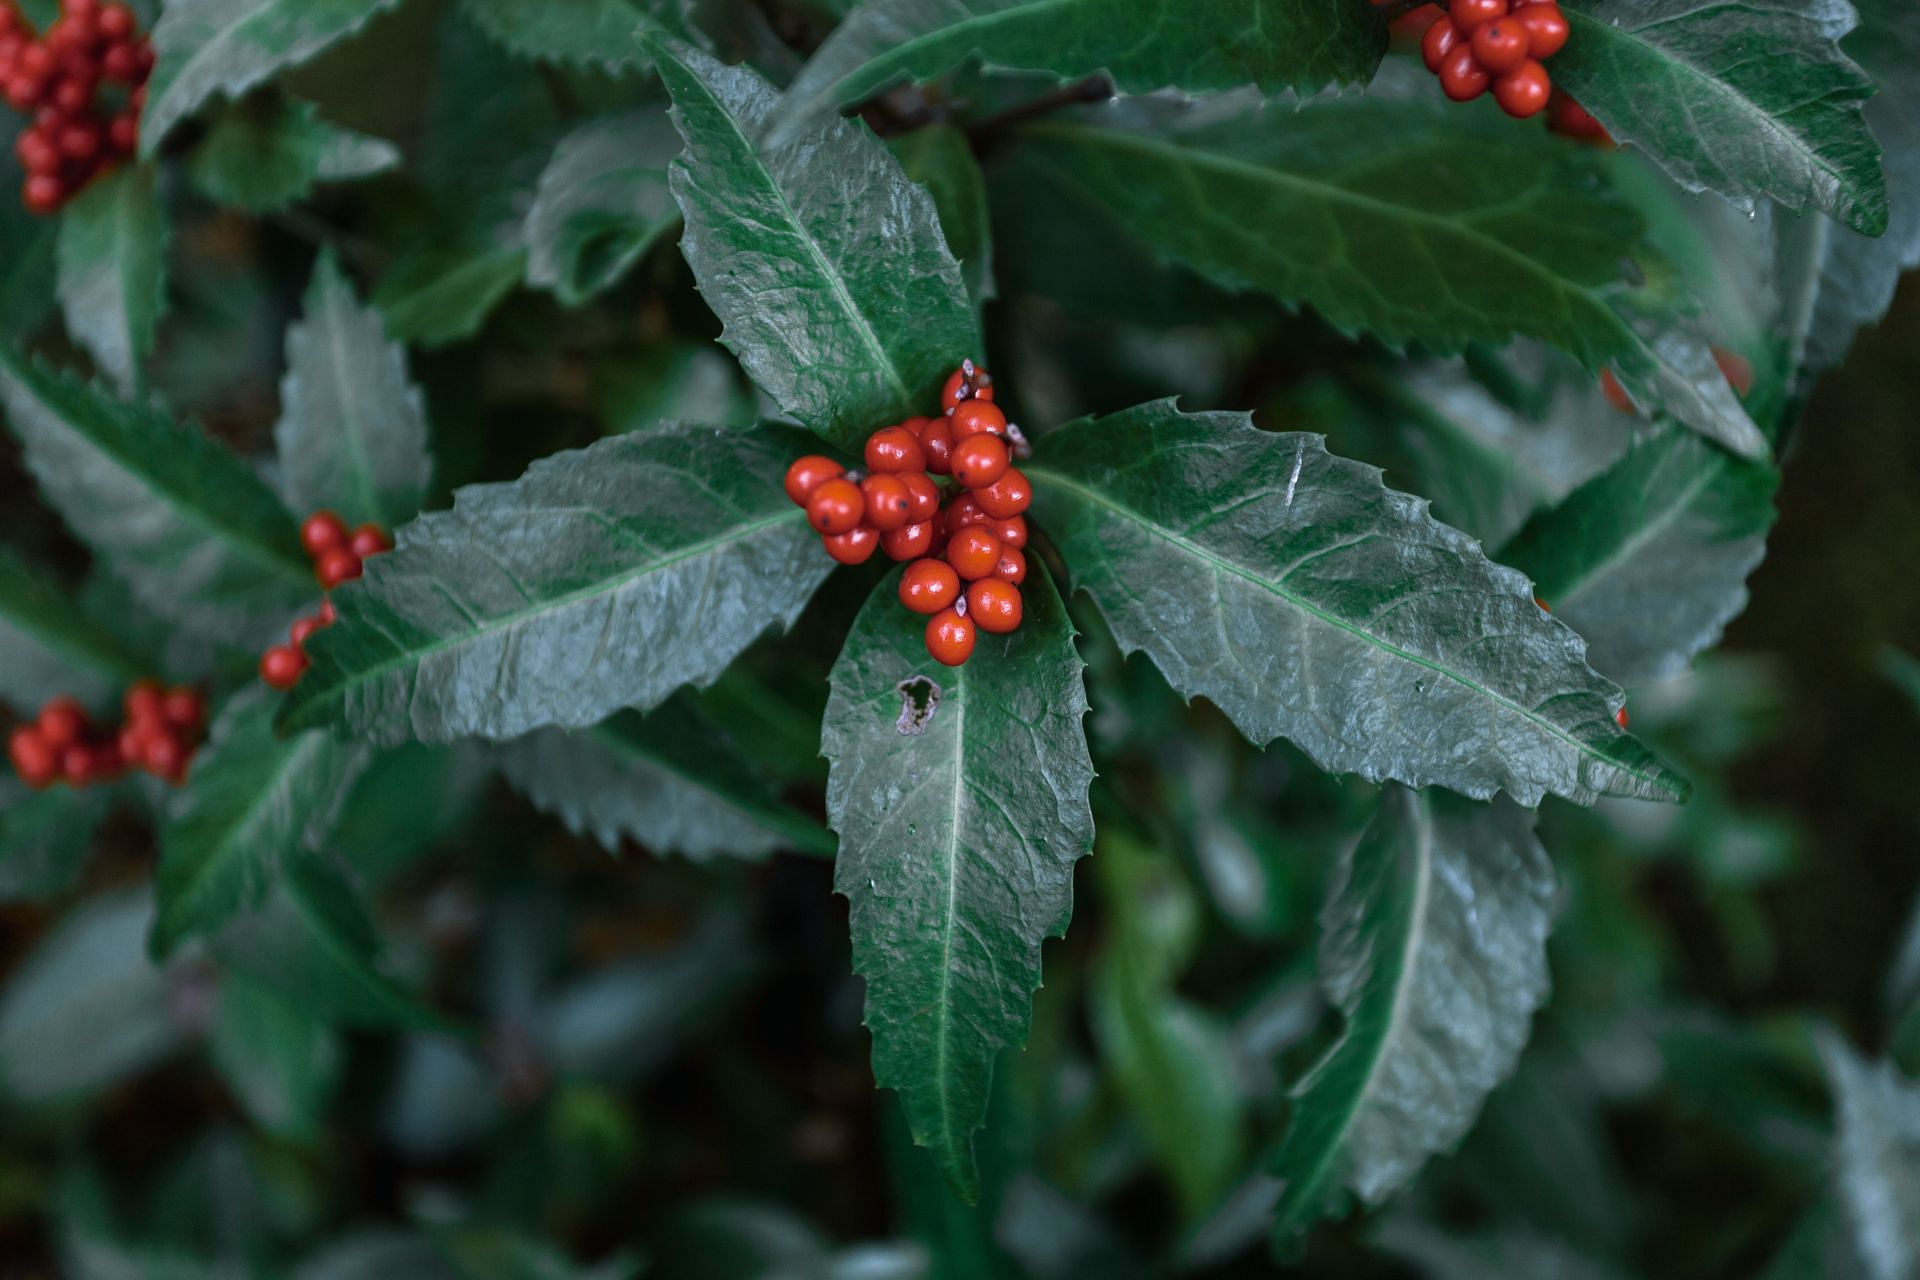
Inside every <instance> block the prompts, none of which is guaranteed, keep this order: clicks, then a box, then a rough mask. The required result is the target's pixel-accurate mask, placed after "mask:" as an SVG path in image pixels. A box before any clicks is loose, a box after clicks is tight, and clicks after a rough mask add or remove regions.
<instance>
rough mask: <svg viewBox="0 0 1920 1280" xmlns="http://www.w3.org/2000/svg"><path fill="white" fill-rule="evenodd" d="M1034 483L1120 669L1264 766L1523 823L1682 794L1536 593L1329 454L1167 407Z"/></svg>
mask: <svg viewBox="0 0 1920 1280" xmlns="http://www.w3.org/2000/svg"><path fill="white" fill-rule="evenodd" d="M1026 471H1027V474H1028V476H1029V477H1031V479H1032V480H1033V483H1034V506H1035V510H1036V511H1037V512H1038V515H1039V518H1040V521H1041V523H1042V524H1043V526H1044V527H1045V529H1046V532H1047V534H1048V536H1049V537H1051V538H1052V539H1053V540H1054V541H1055V543H1056V544H1057V545H1058V546H1059V548H1060V552H1061V554H1062V556H1064V557H1065V559H1066V561H1067V564H1068V565H1069V566H1070V567H1071V569H1072V572H1073V580H1074V585H1075V587H1077V588H1081V589H1084V590H1086V591H1087V592H1089V593H1090V594H1091V595H1092V596H1093V599H1094V602H1095V603H1096V604H1098V605H1099V606H1100V609H1101V612H1102V613H1103V614H1104V615H1105V616H1106V619H1107V621H1108V623H1109V624H1110V625H1111V626H1112V627H1113V631H1114V636H1115V638H1116V639H1117V640H1118V641H1119V643H1120V645H1121V647H1122V648H1123V649H1124V650H1126V651H1127V652H1133V651H1136V650H1144V651H1145V652H1146V653H1147V654H1148V656H1149V657H1151V658H1152V659H1153V661H1154V663H1155V665H1157V666H1158V667H1159V668H1160V670H1161V671H1162V672H1163V673H1164V674H1165V675H1166V677H1167V679H1168V681H1169V682H1170V683H1171V684H1172V685H1173V687H1174V688H1175V689H1177V690H1179V691H1180V692H1181V693H1183V694H1185V695H1186V696H1187V697H1189V698H1191V697H1196V696H1199V697H1205V698H1207V699H1209V700H1210V701H1212V702H1213V703H1214V704H1215V705H1217V706H1218V707H1219V708H1220V709H1221V710H1222V711H1224V712H1225V713H1226V714H1227V716H1228V717H1229V718H1230V719H1231V720H1232V721H1233V722H1234V724H1235V725H1236V726H1238V728H1239V729H1240V731H1241V732H1242V733H1244V734H1245V735H1246V736H1247V737H1248V738H1250V739H1251V740H1252V741H1253V742H1255V743H1256V744H1265V743H1267V742H1270V741H1271V740H1273V739H1274V738H1276V737H1280V736H1283V735H1284V736H1285V737H1287V738H1288V739H1289V740H1290V741H1292V742H1293V743H1294V744H1295V745H1297V746H1299V747H1300V748H1301V749H1302V750H1304V751H1305V752H1306V753H1307V754H1308V755H1309V756H1311V757H1312V758H1313V759H1314V761H1315V762H1316V763H1318V764H1319V765H1320V766H1321V767H1322V768H1324V769H1327V770H1329V771H1332V772H1336V773H1349V772H1352V773H1358V774H1360V775H1361V776H1363V777H1365V778H1367V779H1369V780H1372V781H1378V780H1380V779H1383V778H1386V779H1393V780H1396V781H1400V782H1405V783H1408V784H1409V785H1412V786H1445V787H1451V788H1452V789H1454V790H1456V791H1461V792H1464V793H1466V794H1468V795H1472V796H1475V797H1477V798H1481V799H1484V798H1486V797H1488V796H1491V795H1492V794H1493V793H1494V792H1495V791H1498V790H1502V789H1504V790H1506V791H1507V792H1509V793H1510V794H1512V795H1513V797H1514V798H1515V799H1517V800H1519V801H1520V802H1521V803H1522V804H1525V805H1529V806H1532V805H1536V804H1538V803H1539V802H1540V797H1541V796H1542V795H1544V794H1547V793H1549V792H1551V793H1552V794H1555V795H1560V796H1565V797H1566V798H1568V799H1571V800H1574V801H1576V802H1579V803H1591V802H1592V801H1593V800H1594V799H1595V798H1596V797H1598V796H1601V795H1622V796H1635V797H1640V798H1643V799H1667V800H1677V799H1682V798H1684V797H1685V795H1686V793H1687V786H1686V783H1685V782H1684V781H1682V780H1681V779H1680V778H1679V777H1678V776H1677V775H1676V774H1675V773H1674V772H1673V771H1672V769H1670V768H1669V767H1668V766H1667V765H1666V764H1665V763H1664V762H1662V761H1661V760H1660V759H1659V758H1658V757H1656V756H1655V755H1654V754H1653V753H1652V752H1651V751H1649V750H1648V749H1647V748H1646V747H1644V746H1643V745H1641V744H1640V743H1639V742H1638V741H1637V740H1635V739H1634V738H1632V737H1630V736H1629V735H1627V734H1626V733H1625V732H1623V731H1622V730H1621V728H1620V726H1619V725H1618V724H1616V723H1615V721H1614V718H1613V716H1614V712H1615V711H1616V710H1617V709H1618V708H1619V706H1620V705H1621V693H1620V690H1619V689H1618V688H1617V687H1616V686H1614V685H1612V684H1610V683H1609V682H1607V681H1606V680H1604V679H1602V678H1601V677H1599V676H1598V675H1596V674H1595V673H1594V672H1593V670H1592V669H1591V668H1589V667H1588V666H1587V665H1586V662H1585V661H1584V660H1583V657H1582V645H1581V642H1580V639H1579V637H1578V636H1576V635H1574V633H1573V632H1572V631H1570V630H1568V629H1567V628H1566V627H1565V626H1564V625H1562V624H1560V623H1558V622H1555V621H1554V620H1552V619H1551V618H1548V617H1545V616H1544V615H1542V614H1541V613H1540V611H1539V609H1537V608H1536V607H1535V606H1534V603H1533V593H1532V590H1531V588H1530V587H1529V585H1528V583H1527V581H1526V579H1524V578H1522V577H1521V576H1520V575H1519V574H1517V573H1515V572H1514V571H1513V570H1511V569H1505V568H1502V567H1501V566H1499V565H1496V564H1494V563H1492V562H1491V561H1489V560H1488V559H1487V558H1486V556H1485V554H1484V553H1483V552H1482V551H1481V550H1480V547H1479V544H1478V543H1476V542H1474V541H1473V540H1472V539H1470V538H1468V537H1467V536H1466V535H1464V534H1462V533H1460V532H1459V531H1457V530H1454V529H1450V528H1448V527H1447V526H1446V525H1443V524H1440V523H1439V522H1438V521H1436V520H1434V519H1433V518H1432V517H1431V516H1430V515H1428V514H1427V511H1426V504H1425V503H1424V502H1421V501H1419V500H1418V499H1414V498H1410V497H1408V496H1406V495H1405V494H1400V493H1395V492H1393V491H1392V490H1390V489H1387V488H1385V487H1384V486H1383V485H1382V484H1381V481H1380V473H1379V472H1378V471H1377V470H1375V469H1374V468H1372V467H1367V466H1362V465H1361V464H1359V463H1355V462H1349V461H1347V460H1345V459H1343V458H1336V457H1334V456H1332V455H1331V454H1329V453H1328V452H1327V451H1326V447H1325V445H1324V444H1323V442H1322V441H1321V438H1320V437H1318V436H1310V435H1304V434H1297V433H1295V434H1284V435H1283V434H1276V433H1271V432H1264V431H1259V430H1257V429H1255V428H1254V426H1253V424H1252V422H1251V421H1250V420H1249V418H1248V417H1247V415H1245V414H1234V413H1209V414H1192V415H1189V414H1183V413H1180V412H1179V411H1178V410H1176V409H1175V408H1174V407H1173V404H1172V402H1171V401H1159V402H1156V403H1153V404H1146V405H1141V406H1138V407H1136V408H1133V409H1129V410H1126V411H1125V412H1123V413H1118V414H1114V415H1112V416H1111V417H1106V418H1097V419H1085V420H1082V421H1080V422H1077V423H1073V424H1071V425H1069V426H1066V427H1062V428H1060V429H1059V430H1058V431H1055V432H1053V433H1051V434H1049V435H1048V436H1046V437H1045V438H1044V439H1043V440H1042V441H1041V443H1040V447H1039V455H1038V457H1037V458H1036V459H1035V461H1034V462H1033V463H1032V464H1031V465H1030V466H1028V467H1027V468H1026Z"/></svg>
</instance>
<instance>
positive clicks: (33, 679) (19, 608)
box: [0, 547, 143, 712]
mask: <svg viewBox="0 0 1920 1280" xmlns="http://www.w3.org/2000/svg"><path fill="white" fill-rule="evenodd" d="M142 674H143V673H142V671H141V669H140V662H139V660H138V659H136V658H135V657H134V656H133V655H132V654H130V653H128V652H127V650H126V649H125V648H124V647H123V646H122V643H121V640H120V638H119V637H118V636H117V635H115V634H114V633H113V632H112V631H111V630H109V629H108V628H107V627H106V626H104V625H102V624H101V623H100V622H98V621H96V620H95V619H94V618H93V617H92V616H90V615H89V614H88V613H87V612H86V610H84V609H83V608H81V607H80V605H79V604H78V603H77V602H76V600H75V598H74V591H73V590H72V588H70V587H67V586H66V585H64V584H62V583H60V582H56V581H54V580H53V579H52V578H50V577H49V576H47V575H46V574H44V573H42V572H41V571H40V570H39V569H37V568H36V567H34V566H33V565H31V564H29V563H28V562H27V561H26V560H25V559H24V558H22V557H20V556H18V555H16V554H14V553H13V551H11V550H10V549H8V548H6V547H0V701H6V702H11V703H13V704H14V706H15V708H17V709H18V710H20V711H22V712H28V711H36V710H38V709H39V707H40V704H41V703H43V702H45V701H46V699H47V698H48V697H49V696H51V694H52V692H53V691H56V690H57V691H59V692H61V693H65V694H68V695H69V696H72V697H75V698H78V699H80V701H82V702H84V703H87V704H89V705H93V706H97V705H99V704H101V703H102V702H104V701H106V700H107V699H109V698H111V697H112V696H113V694H114V693H115V692H117V691H118V690H119V688H120V687H121V686H122V685H124V684H127V683H130V682H131V681H133V680H136V679H138V678H139V677H140V676H141V675H142Z"/></svg>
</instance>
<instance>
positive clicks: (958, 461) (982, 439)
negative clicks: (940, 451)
mask: <svg viewBox="0 0 1920 1280" xmlns="http://www.w3.org/2000/svg"><path fill="white" fill-rule="evenodd" d="M987 407H988V408H989V409H990V408H992V407H993V406H992V405H988V406H987ZM1012 465H1013V456H1012V455H1011V454H1009V453H1008V452H1007V442H1006V441H1005V440H1002V439H1001V438H1000V437H999V436H996V435H988V434H986V433H984V432H983V433H981V434H978V435H970V436H968V437H967V438H966V439H964V440H962V441H960V443H959V444H956V445H955V446H954V447H953V478H954V479H955V480H958V481H959V482H960V483H961V484H963V485H965V486H966V487H967V488H969V489H984V488H986V487H987V486H988V485H990V484H992V483H993V482H994V481H996V480H998V479H999V478H1000V477H1001V476H1003V475H1005V474H1007V468H1008V467H1010V466H1012Z"/></svg>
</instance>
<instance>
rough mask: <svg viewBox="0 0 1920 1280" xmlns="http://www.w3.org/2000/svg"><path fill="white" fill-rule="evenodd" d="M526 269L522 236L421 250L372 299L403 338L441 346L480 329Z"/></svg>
mask: <svg viewBox="0 0 1920 1280" xmlns="http://www.w3.org/2000/svg"><path fill="white" fill-rule="evenodd" d="M526 270H527V247H526V246H525V245H524V244H521V243H520V242H519V241H518V239H517V238H515V239H508V240H506V241H505V242H503V243H498V244H490V245H472V246H460V247H456V248H453V249H444V250H442V249H432V248H424V247H422V248H416V249H414V250H413V251H411V252H409V253H408V254H407V255H405V256H404V257H402V258H401V259H400V260H399V261H397V262H396V263H395V264H394V266H393V269H392V270H390V271H388V272H387V274H386V275H385V276H383V277H381V280H380V287H379V288H377V289H375V290H374V293H373V303H374V305H375V306H376V307H378V308H380V314H381V315H382V316H384V317H386V321H387V331H388V332H389V333H390V334H392V335H393V336H394V337H395V338H398V339H400V340H401V341H403V342H417V343H419V344H420V345H422V346H427V347H439V346H445V345H446V344H447V343H450V342H458V341H459V340H460V339H462V338H470V337H472V336H473V335H474V334H476V333H478V332H479V331H480V326H481V325H483V324H485V323H486V321H487V317H488V316H489V315H490V314H492V312H493V309H494V307H495V306H497V305H499V302H500V300H501V299H502V298H504V297H506V296H507V295H508V294H509V293H511V292H513V289H514V286H515V285H517V284H519V283H520V280H521V277H523V276H524V275H525V274H526Z"/></svg>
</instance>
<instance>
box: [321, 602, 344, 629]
mask: <svg viewBox="0 0 1920 1280" xmlns="http://www.w3.org/2000/svg"><path fill="white" fill-rule="evenodd" d="M338 621H340V613H339V611H338V610H336V609H335V608H334V607H333V601H331V600H322V601H321V602H320V625H321V626H323V627H330V626H332V625H333V624H334V623H336V622H338Z"/></svg>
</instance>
